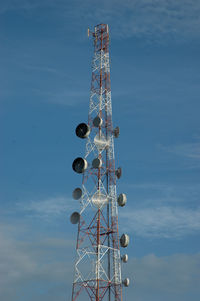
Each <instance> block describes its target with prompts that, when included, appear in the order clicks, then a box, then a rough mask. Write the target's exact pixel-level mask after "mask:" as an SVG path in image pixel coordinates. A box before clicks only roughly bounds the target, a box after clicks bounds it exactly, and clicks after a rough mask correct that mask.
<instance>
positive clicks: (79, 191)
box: [72, 187, 82, 200]
mask: <svg viewBox="0 0 200 301" xmlns="http://www.w3.org/2000/svg"><path fill="white" fill-rule="evenodd" d="M72 196H73V198H74V199H75V200H79V199H80V198H81V197H82V189H81V188H79V187H77V188H75V189H74V191H73V193H72Z"/></svg>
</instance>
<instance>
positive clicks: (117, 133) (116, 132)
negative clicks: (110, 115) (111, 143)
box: [113, 126, 119, 138]
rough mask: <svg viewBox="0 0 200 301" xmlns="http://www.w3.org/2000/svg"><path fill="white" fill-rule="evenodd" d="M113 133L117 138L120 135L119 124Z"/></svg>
mask: <svg viewBox="0 0 200 301" xmlns="http://www.w3.org/2000/svg"><path fill="white" fill-rule="evenodd" d="M113 135H114V137H115V138H118V137H119V127H118V126H116V128H115V129H114V130H113Z"/></svg>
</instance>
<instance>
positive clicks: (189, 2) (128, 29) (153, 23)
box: [0, 0, 200, 42]
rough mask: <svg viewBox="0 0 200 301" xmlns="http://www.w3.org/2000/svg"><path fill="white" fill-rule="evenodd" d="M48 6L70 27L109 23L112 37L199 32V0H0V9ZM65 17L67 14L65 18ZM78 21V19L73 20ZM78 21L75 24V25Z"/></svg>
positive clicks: (191, 35)
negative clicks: (69, 24)
mask: <svg viewBox="0 0 200 301" xmlns="http://www.w3.org/2000/svg"><path fill="white" fill-rule="evenodd" d="M41 7H46V8H47V7H51V8H54V11H55V10H56V11H57V12H59V15H60V16H61V17H63V18H65V20H68V21H69V22H70V23H71V24H72V25H73V26H72V28H73V30H74V28H75V27H76V29H77V28H78V26H80V20H82V23H84V24H86V23H87V25H88V24H92V25H94V24H96V23H100V22H104V23H109V24H110V25H111V28H112V37H114V36H115V37H116V38H126V37H132V36H134V37H144V36H145V37H146V40H148V41H152V40H153V41H154V42H155V41H161V40H163V41H164V39H163V37H165V39H166V37H167V36H168V37H171V38H173V39H174V41H177V40H180V39H182V40H185V39H191V38H195V37H199V35H200V30H199V28H200V18H199V15H200V14H199V13H200V3H199V1H195V0H182V1H179V0H140V1H138V0H132V1H131V0H124V1H120V0H111V1H106V0H103V1H101V2H98V1H92V0H86V1H84V2H83V1H80V0H76V1H72V2H70V3H69V2H68V1H62V0H60V1H53V0H45V1H37V0H36V1H34V2H33V1H30V0H28V1H27V0H20V1H13V0H10V1H5V0H4V1H1V5H0V13H4V12H7V11H9V10H29V11H30V10H34V9H37V8H41ZM66 17H67V18H66ZM77 21H79V22H77ZM77 24H78V25H77Z"/></svg>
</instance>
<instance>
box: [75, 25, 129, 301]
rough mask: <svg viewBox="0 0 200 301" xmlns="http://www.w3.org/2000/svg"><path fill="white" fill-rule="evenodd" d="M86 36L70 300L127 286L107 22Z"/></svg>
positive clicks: (105, 295)
mask: <svg viewBox="0 0 200 301" xmlns="http://www.w3.org/2000/svg"><path fill="white" fill-rule="evenodd" d="M88 36H92V38H93V42H94V56H93V60H92V81H91V91H90V105H89V116H88V122H87V123H80V124H79V125H78V126H77V128H76V135H77V136H78V137H79V138H81V139H86V151H85V155H84V156H83V157H78V158H76V159H75V160H74V161H73V164H72V168H73V170H74V171H75V172H76V173H78V174H82V185H81V188H80V187H77V188H75V189H74V191H73V198H74V199H75V200H79V201H80V212H74V213H72V215H71V217H70V220H71V222H72V224H78V235H77V244H76V261H75V271H74V280H73V288H72V301H75V300H80V301H87V300H91V301H102V300H106V301H122V286H128V285H129V279H128V278H125V279H124V280H123V281H122V277H121V263H122V262H124V263H126V262H127V261H128V255H127V254H124V255H123V256H121V255H120V246H121V247H123V248H125V247H127V246H128V244H129V236H128V235H127V234H122V235H121V237H120V238H119V232H118V206H121V207H123V206H124V205H125V204H126V200H127V199H126V195H125V194H124V193H122V194H120V195H119V196H117V191H116V181H117V179H119V178H120V177H121V173H122V170H121V168H120V167H119V168H116V167H115V157H114V138H117V137H118V136H119V128H118V127H116V128H113V124H112V103H111V87H110V64H109V31H108V25H107V24H99V25H97V26H95V28H94V32H91V31H90V30H89V29H88Z"/></svg>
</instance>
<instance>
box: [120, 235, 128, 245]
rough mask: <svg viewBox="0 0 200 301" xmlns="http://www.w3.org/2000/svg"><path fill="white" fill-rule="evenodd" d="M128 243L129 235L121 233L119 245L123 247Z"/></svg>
mask: <svg viewBox="0 0 200 301" xmlns="http://www.w3.org/2000/svg"><path fill="white" fill-rule="evenodd" d="M128 244H129V236H128V234H122V236H121V237H120V245H121V247H123V248H126V247H127V246H128Z"/></svg>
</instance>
